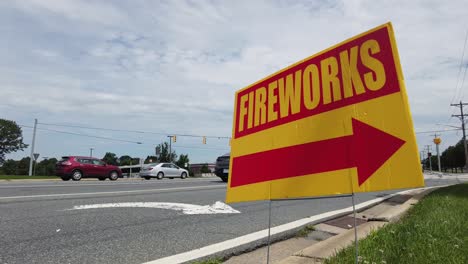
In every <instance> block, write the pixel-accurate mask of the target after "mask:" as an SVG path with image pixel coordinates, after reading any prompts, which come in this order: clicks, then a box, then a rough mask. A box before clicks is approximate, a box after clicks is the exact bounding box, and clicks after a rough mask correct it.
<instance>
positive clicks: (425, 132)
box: [415, 128, 461, 134]
mask: <svg viewBox="0 0 468 264" xmlns="http://www.w3.org/2000/svg"><path fill="white" fill-rule="evenodd" d="M459 130H461V128H454V129H445V130H431V131H419V132H415V134H429V133H443V132H452V131H459Z"/></svg>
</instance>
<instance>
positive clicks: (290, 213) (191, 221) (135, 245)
mask: <svg viewBox="0 0 468 264" xmlns="http://www.w3.org/2000/svg"><path fill="white" fill-rule="evenodd" d="M455 182H456V180H455V179H453V180H452V179H450V180H441V179H427V180H426V185H427V186H434V185H444V184H450V183H455ZM225 192H226V184H225V183H223V182H221V181H220V180H218V178H208V179H186V180H180V179H174V180H169V179H164V180H161V181H158V180H151V181H144V180H143V181H127V180H120V181H116V182H110V181H105V182H100V181H81V182H61V181H41V182H19V181H15V182H0V252H1V253H0V263H9V264H13V263H142V262H146V261H150V260H155V259H158V258H162V257H166V256H170V255H174V254H178V253H182V252H186V251H189V250H192V249H196V248H200V247H203V246H207V245H211V244H213V243H218V242H221V241H225V240H228V239H231V238H235V237H239V236H241V235H245V234H249V233H252V232H256V231H259V230H263V229H265V228H267V223H268V203H267V202H250V203H238V204H233V205H232V207H233V208H235V209H236V210H239V211H240V212H241V213H239V214H213V215H186V214H183V213H181V211H174V210H167V209H157V208H103V209H89V210H70V209H72V208H73V207H74V206H79V205H90V204H102V203H123V202H165V203H167V202H169V203H186V204H197V205H211V204H213V203H215V202H216V201H223V200H224V198H225ZM389 193H391V192H385V193H365V194H359V195H357V197H356V198H357V203H360V202H363V201H367V200H371V199H374V198H376V197H378V196H382V195H384V194H389ZM350 205H351V200H350V198H333V199H330V198H328V199H320V200H296V201H281V202H273V204H272V226H277V225H281V224H285V223H288V222H291V221H294V220H297V219H301V218H304V217H308V216H311V215H315V214H319V213H323V212H327V211H330V210H336V209H340V208H345V207H349V206H350Z"/></svg>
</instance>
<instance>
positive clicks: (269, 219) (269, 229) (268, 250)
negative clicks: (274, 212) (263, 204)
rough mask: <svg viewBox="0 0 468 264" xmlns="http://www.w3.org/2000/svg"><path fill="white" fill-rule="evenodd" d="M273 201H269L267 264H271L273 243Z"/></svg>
mask: <svg viewBox="0 0 468 264" xmlns="http://www.w3.org/2000/svg"><path fill="white" fill-rule="evenodd" d="M270 237H271V200H268V248H267V264H269V263H270V242H271V239H270Z"/></svg>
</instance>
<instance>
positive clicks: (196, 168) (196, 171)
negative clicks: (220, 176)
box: [189, 163, 215, 174]
mask: <svg viewBox="0 0 468 264" xmlns="http://www.w3.org/2000/svg"><path fill="white" fill-rule="evenodd" d="M203 165H206V167H207V168H208V170H210V172H211V173H214V171H215V164H214V163H193V164H190V166H189V168H190V170H191V171H193V173H194V174H201V168H202V167H203Z"/></svg>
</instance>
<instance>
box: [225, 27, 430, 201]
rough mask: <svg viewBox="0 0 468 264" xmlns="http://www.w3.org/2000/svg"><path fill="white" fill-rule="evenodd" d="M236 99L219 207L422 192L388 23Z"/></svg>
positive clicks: (417, 160)
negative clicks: (223, 200) (223, 197)
mask: <svg viewBox="0 0 468 264" xmlns="http://www.w3.org/2000/svg"><path fill="white" fill-rule="evenodd" d="M235 98H236V99H235V109H234V121H233V137H232V141H231V160H230V171H229V175H230V176H229V182H228V190H227V195H226V201H227V202H241V201H252V200H268V199H280V198H297V197H307V196H323V195H335V194H347V193H352V192H369V191H380V190H387V189H399V188H409V187H420V186H424V179H423V176H422V172H421V168H420V163H419V158H418V152H417V146H416V139H415V135H414V131H413V124H412V120H411V115H410V110H409V105H408V99H407V95H406V89H405V86H404V82H403V73H402V70H401V66H400V62H399V57H398V51H397V47H396V42H395V39H394V33H393V29H392V26H391V24H390V23H387V24H384V25H382V26H379V27H377V28H374V29H372V30H370V31H368V32H365V33H363V34H360V35H358V36H356V37H353V38H351V39H349V40H346V41H344V42H342V43H340V44H338V45H336V46H334V47H331V48H329V49H327V50H325V51H322V52H320V53H319V54H316V55H313V56H311V57H309V58H307V59H304V60H302V61H300V62H298V63H296V64H294V65H292V66H290V67H288V68H286V69H283V70H281V71H279V72H277V73H275V74H273V75H270V76H268V77H266V78H265V79H263V80H261V81H258V82H257V83H255V84H252V85H250V86H248V87H246V88H244V89H242V90H240V91H238V92H237V93H236V97H235Z"/></svg>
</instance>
